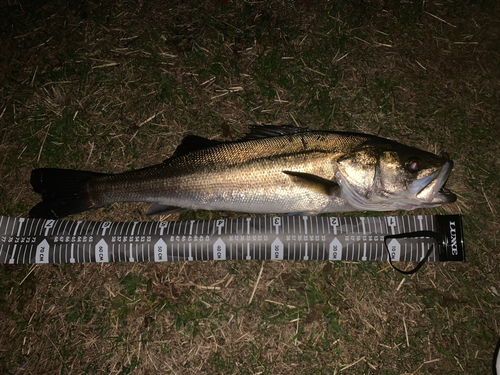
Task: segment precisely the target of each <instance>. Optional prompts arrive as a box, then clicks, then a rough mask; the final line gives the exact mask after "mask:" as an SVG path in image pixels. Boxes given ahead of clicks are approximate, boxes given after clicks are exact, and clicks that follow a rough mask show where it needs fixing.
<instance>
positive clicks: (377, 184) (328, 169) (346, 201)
mask: <svg viewBox="0 0 500 375" xmlns="http://www.w3.org/2000/svg"><path fill="white" fill-rule="evenodd" d="M452 168H453V162H452V161H451V160H449V157H448V156H447V155H446V154H442V155H440V156H438V155H435V154H432V153H429V152H426V151H422V150H419V149H416V148H413V147H408V146H405V145H402V144H400V143H397V142H394V141H391V140H388V139H384V138H380V137H376V136H372V135H366V134H357V133H343V132H327V131H312V130H307V129H302V128H295V127H280V126H255V127H253V128H252V130H251V132H250V134H248V135H247V136H246V137H244V138H243V139H241V140H238V141H234V142H219V141H213V140H208V139H205V138H202V137H198V136H188V137H186V138H185V139H184V140H183V141H182V143H181V144H180V145H179V147H178V148H177V150H176V151H175V153H174V155H173V156H172V157H171V158H169V159H167V160H165V161H164V162H163V163H162V164H158V165H154V166H151V167H147V168H143V169H139V170H134V171H128V172H124V173H118V174H102V173H96V172H88V171H79V170H71V169H53V168H41V169H35V170H33V172H32V174H31V185H32V186H33V189H34V191H35V192H36V193H39V194H41V195H42V199H43V201H42V202H40V203H39V204H37V205H36V206H35V207H33V208H32V209H31V211H30V216H31V217H41V218H51V219H54V218H63V217H65V216H68V215H73V214H76V213H79V212H83V211H87V210H91V209H95V208H99V207H103V206H106V205H108V204H111V203H115V202H149V203H151V205H150V207H149V210H148V211H147V215H159V214H169V213H174V212H181V211H185V210H196V209H204V210H220V211H239V212H248V213H262V214H265V213H272V214H290V213H292V214H293V213H300V214H318V213H324V212H350V211H393V210H412V209H415V208H419V207H435V206H439V205H442V204H445V203H451V202H454V201H455V200H456V196H455V195H454V194H453V193H451V192H450V191H449V190H447V189H446V188H444V185H445V183H446V181H447V179H448V177H449V175H450V173H451V170H452Z"/></svg>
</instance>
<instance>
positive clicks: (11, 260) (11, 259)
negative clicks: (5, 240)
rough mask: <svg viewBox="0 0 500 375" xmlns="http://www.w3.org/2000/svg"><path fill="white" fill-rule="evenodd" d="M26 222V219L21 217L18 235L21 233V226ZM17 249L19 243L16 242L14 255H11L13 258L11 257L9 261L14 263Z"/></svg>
mask: <svg viewBox="0 0 500 375" xmlns="http://www.w3.org/2000/svg"><path fill="white" fill-rule="evenodd" d="M23 223H24V219H23V218H20V219H19V228H17V237H19V236H20V235H21V227H22V225H23ZM16 249H17V244H14V248H13V249H12V255H11V258H10V259H9V263H10V264H14V261H15V259H14V257H15V254H16Z"/></svg>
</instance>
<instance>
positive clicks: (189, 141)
mask: <svg viewBox="0 0 500 375" xmlns="http://www.w3.org/2000/svg"><path fill="white" fill-rule="evenodd" d="M221 143H223V142H220V141H213V140H211V139H207V138H203V137H199V136H197V135H188V136H187V137H186V138H184V139H183V140H182V142H181V144H180V145H179V146H177V148H176V149H175V151H174V154H173V155H172V157H176V156H182V155H186V154H188V153H190V152H193V151H199V150H204V149H206V148H209V147H213V146H217V145H219V144H221ZM169 159H170V158H169ZM169 159H167V160H169ZM167 160H165V161H167Z"/></svg>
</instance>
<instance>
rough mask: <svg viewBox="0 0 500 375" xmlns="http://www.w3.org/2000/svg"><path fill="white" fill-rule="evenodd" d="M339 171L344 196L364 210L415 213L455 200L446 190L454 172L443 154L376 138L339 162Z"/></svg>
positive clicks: (450, 163) (338, 177) (338, 176)
mask: <svg viewBox="0 0 500 375" xmlns="http://www.w3.org/2000/svg"><path fill="white" fill-rule="evenodd" d="M381 141H383V142H381ZM337 168H338V169H337V172H336V174H335V178H336V181H337V182H338V184H339V185H340V186H341V188H342V192H343V193H344V195H345V197H346V199H347V200H348V201H349V203H350V204H352V205H353V206H355V207H357V208H359V209H361V210H369V211H392V210H412V209H415V208H420V207H435V206H440V205H442V204H446V203H452V202H455V200H456V196H455V194H453V193H451V192H450V191H449V190H447V189H446V188H444V185H445V183H446V181H447V180H448V177H449V175H450V173H451V170H452V168H453V161H451V160H450V159H449V157H448V155H447V154H444V153H443V154H441V155H436V154H433V153H430V152H426V151H423V150H419V149H416V148H413V147H408V146H404V145H402V144H399V143H396V142H392V141H387V140H382V139H381V138H375V139H374V140H370V141H368V142H366V143H364V144H363V145H361V146H359V147H358V148H356V149H355V150H353V151H352V152H350V153H347V154H346V155H344V156H342V157H341V158H339V159H338V160H337Z"/></svg>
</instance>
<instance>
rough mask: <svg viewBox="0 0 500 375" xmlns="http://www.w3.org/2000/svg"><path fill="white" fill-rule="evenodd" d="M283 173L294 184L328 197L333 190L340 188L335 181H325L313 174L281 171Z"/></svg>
mask: <svg viewBox="0 0 500 375" xmlns="http://www.w3.org/2000/svg"><path fill="white" fill-rule="evenodd" d="M283 173H285V174H287V175H289V176H290V178H291V179H292V181H293V182H295V183H296V184H298V185H301V186H303V187H305V188H307V189H310V190H313V191H315V192H317V193H321V194H325V195H328V196H330V195H333V194H334V193H335V190H337V189H339V188H340V186H339V184H337V183H336V182H335V181H331V180H327V179H326V178H323V177H319V176H316V175H314V174H310V173H302V172H293V171H283Z"/></svg>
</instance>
